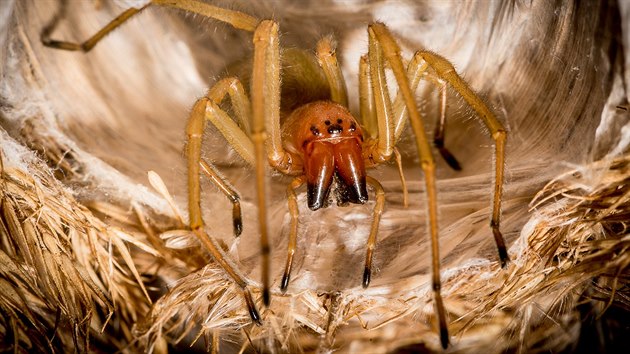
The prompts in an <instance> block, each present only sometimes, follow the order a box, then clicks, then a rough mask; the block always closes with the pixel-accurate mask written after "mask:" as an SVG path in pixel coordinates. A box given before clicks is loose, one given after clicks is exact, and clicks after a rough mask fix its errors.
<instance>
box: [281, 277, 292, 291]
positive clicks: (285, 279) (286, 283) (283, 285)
mask: <svg viewBox="0 0 630 354" xmlns="http://www.w3.org/2000/svg"><path fill="white" fill-rule="evenodd" d="M290 278H291V276H290V275H289V274H284V275H283V276H282V282H281V283H280V291H282V293H283V294H284V293H286V292H287V288H288V287H289V279H290Z"/></svg>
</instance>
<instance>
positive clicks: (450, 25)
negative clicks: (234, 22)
mask: <svg viewBox="0 0 630 354" xmlns="http://www.w3.org/2000/svg"><path fill="white" fill-rule="evenodd" d="M140 2H142V1H140ZM213 3H214V2H213ZM134 4H135V2H133V1H131V2H124V1H122V2H108V1H94V2H87V1H81V2H76V1H60V2H58V3H56V2H40V1H6V2H4V3H2V4H1V5H0V19H1V20H0V27H1V31H0V33H1V35H2V38H1V39H0V44H1V46H0V48H1V49H0V55H1V57H2V61H1V62H2V66H1V69H0V70H1V71H0V73H1V75H2V84H1V87H0V129H1V130H2V135H1V136H0V138H1V142H2V151H1V155H2V162H3V166H2V181H1V183H2V184H1V191H0V192H1V193H2V196H3V197H2V206H1V208H2V209H1V211H2V225H1V226H2V228H1V229H0V231H1V232H2V234H1V239H0V241H1V242H0V247H2V248H1V249H0V261H1V263H0V274H2V276H1V277H0V287H2V291H1V292H0V310H1V311H2V319H1V320H0V338H1V339H2V341H3V347H2V348H3V349H7V350H14V351H17V352H20V351H21V352H26V351H32V350H38V351H50V352H55V351H60V352H66V351H70V350H72V349H77V350H79V351H104V352H109V351H113V350H121V351H129V352H136V351H139V352H141V351H145V352H165V351H168V350H171V351H180V350H181V351H190V350H193V349H194V350H199V351H204V350H215V351H216V350H218V349H219V348H220V351H221V352H228V353H229V352H239V351H244V352H256V351H258V352H361V353H363V352H370V353H389V352H410V351H411V352H418V351H427V352H432V351H440V350H441V349H440V345H439V339H438V336H437V335H436V330H435V325H434V323H435V318H434V309H433V301H432V295H431V285H430V250H429V247H428V238H427V236H426V234H427V232H426V220H425V201H424V197H425V193H424V183H423V182H422V173H421V170H420V168H419V166H418V158H417V156H415V153H414V151H415V148H414V145H413V140H412V138H413V137H412V134H411V133H410V132H406V133H405V135H404V138H403V141H402V142H401V143H400V145H399V149H400V151H401V153H402V155H403V161H404V170H405V175H406V176H407V180H408V187H409V191H410V203H409V206H408V207H405V206H404V205H403V199H402V192H401V190H402V189H401V186H400V182H399V180H398V176H397V174H396V167H395V166H393V165H383V166H382V167H379V168H378V169H375V170H372V171H370V172H369V173H370V175H373V176H374V177H376V178H377V179H379V180H380V181H381V182H382V184H383V186H384V187H385V191H386V198H387V200H386V210H385V212H384V214H383V216H382V221H381V225H380V229H379V240H378V244H377V249H376V253H375V259H374V262H375V272H374V275H373V282H372V284H371V285H370V287H369V288H367V289H362V288H361V286H360V284H361V275H362V262H363V259H364V257H365V254H364V252H365V251H364V248H365V242H366V238H367V234H368V232H369V220H370V219H371V210H372V207H373V205H374V204H373V202H370V203H368V204H367V205H363V206H350V207H346V208H341V207H335V206H332V207H330V208H326V209H323V210H319V211H316V212H312V211H310V210H308V208H306V202H305V200H304V196H303V195H302V194H300V196H299V200H298V201H299V204H300V225H299V228H300V229H299V230H300V231H299V236H298V238H299V241H298V251H297V254H296V260H295V262H296V264H295V268H294V270H293V278H292V282H291V284H290V286H289V290H288V291H287V293H286V294H282V293H281V292H280V291H279V289H278V282H279V280H280V277H281V270H282V267H283V265H284V261H285V257H286V247H287V246H286V243H287V240H286V238H287V237H286V235H287V234H288V222H289V216H288V209H287V205H286V198H285V196H284V193H285V189H286V186H287V184H288V182H289V179H287V178H284V177H282V176H279V175H278V174H273V175H271V176H269V190H270V192H271V193H270V196H269V197H270V205H269V210H270V216H269V219H270V220H269V224H270V231H271V235H272V257H273V258H272V271H273V279H274V284H273V290H272V295H273V297H272V304H271V306H270V307H269V308H263V307H262V303H261V302H260V301H259V307H260V308H261V310H262V315H263V321H264V324H263V326H261V327H258V326H255V325H252V323H251V320H250V318H249V316H248V314H247V310H246V308H245V306H244V301H243V298H242V295H241V292H240V289H239V288H238V287H237V286H236V285H235V284H234V283H233V282H232V281H231V280H230V279H229V277H227V276H226V274H225V272H224V271H223V270H222V269H221V268H220V267H219V266H218V265H217V264H216V263H215V262H214V261H213V260H212V259H211V257H210V256H209V254H208V253H207V252H205V251H204V250H203V248H202V247H200V245H201V244H200V243H199V241H198V240H196V239H195V237H194V235H193V234H192V233H190V232H189V231H187V228H186V226H185V225H186V217H187V213H186V205H187V204H186V202H187V200H186V198H187V197H186V166H185V158H184V156H183V147H184V144H185V134H184V126H185V123H186V118H187V116H188V113H189V110H190V107H191V106H192V104H193V103H194V101H195V99H196V98H197V97H200V96H201V95H203V93H204V91H205V90H206V89H207V87H209V86H211V85H212V84H213V83H214V82H216V81H217V80H218V79H220V78H221V77H222V75H223V73H224V68H226V67H229V66H230V65H231V64H232V63H235V62H237V61H239V60H242V59H243V58H247V57H248V55H249V54H250V52H251V34H248V33H245V32H242V31H235V30H232V29H230V28H229V26H226V25H222V24H217V23H215V22H213V21H207V20H204V19H202V18H200V17H199V16H192V15H189V14H183V13H179V12H177V11H168V10H164V9H153V8H149V9H147V10H145V11H144V13H142V14H141V15H139V16H138V18H137V19H134V20H132V21H130V23H128V24H126V25H125V26H124V27H122V28H121V29H119V30H117V31H115V32H114V33H112V34H110V35H108V36H107V37H106V38H105V40H103V41H102V42H101V43H99V45H97V46H96V47H95V48H94V49H93V50H92V51H91V52H90V53H87V54H82V53H68V52H62V51H56V50H53V49H50V48H45V47H43V46H42V44H41V42H40V34H41V31H42V29H43V28H45V27H46V26H47V25H48V24H50V23H51V21H53V19H57V20H58V27H57V28H56V29H55V30H54V31H53V33H52V36H53V37H55V38H60V39H68V40H82V39H85V38H88V37H89V36H90V35H91V34H93V33H94V32H95V31H97V30H98V29H99V28H100V27H102V26H103V25H104V24H105V23H107V22H108V21H109V20H111V19H112V18H113V17H115V16H116V15H117V14H119V13H120V12H121V11H123V10H124V9H125V7H126V6H130V5H134ZM217 4H218V5H221V6H226V7H229V8H235V9H239V10H242V11H244V12H247V13H250V14H254V15H257V16H259V17H260V18H274V19H275V20H276V21H278V23H279V24H280V28H281V32H282V36H281V42H282V46H283V47H286V48H293V47H298V48H305V49H310V48H314V46H315V43H316V42H317V40H318V39H319V38H321V37H322V36H323V35H328V34H333V35H334V36H335V38H336V39H337V42H338V48H337V54H338V55H339V57H340V59H341V62H342V64H343V68H344V74H345V76H346V81H347V82H348V84H349V87H350V92H349V94H350V96H351V100H352V102H353V103H352V104H351V109H352V110H353V111H356V102H358V100H357V92H356V91H357V90H356V89H354V88H356V87H357V84H356V81H357V71H358V58H359V56H360V55H362V54H364V53H365V51H366V48H365V46H366V37H365V34H366V24H367V23H369V22H370V21H374V20H378V21H382V22H384V23H386V24H387V25H388V26H389V28H390V29H391V31H392V32H393V33H394V34H395V35H396V37H397V38H398V39H399V41H400V44H401V47H402V48H403V56H404V57H405V58H407V59H408V58H409V56H410V55H411V54H412V53H413V51H415V50H417V49H421V48H422V49H429V50H433V51H436V52H438V53H440V54H441V55H443V56H445V57H446V58H448V59H449V60H451V61H452V62H453V63H454V65H455V67H456V68H457V70H458V72H460V73H461V74H462V75H463V76H464V78H465V79H466V80H468V81H469V82H470V84H471V85H472V86H473V87H474V88H475V89H476V90H477V91H478V92H480V94H481V95H482V97H483V98H484V99H485V100H486V101H487V102H488V103H489V104H490V106H491V107H492V108H493V110H494V111H495V112H496V113H497V115H498V116H499V119H500V120H501V121H502V122H503V123H504V124H505V126H506V127H507V128H508V130H509V136H508V152H507V161H506V171H507V178H506V183H505V187H504V188H505V195H504V201H503V219H502V224H501V229H502V231H503V233H504V235H505V237H506V239H507V241H508V245H509V246H510V249H509V253H510V257H511V258H512V262H511V263H510V264H509V265H508V267H507V268H506V269H501V268H500V266H499V263H498V260H497V255H496V251H495V246H494V243H493V240H492V236H491V235H492V233H491V230H490V228H489V226H488V223H489V222H488V220H489V214H490V211H491V206H490V201H491V190H492V159H493V157H492V151H493V149H492V141H491V139H490V138H489V137H488V134H487V132H486V131H485V130H484V128H483V127H482V126H481V125H480V124H478V121H477V119H476V118H475V116H474V114H473V112H472V111H471V110H470V108H468V107H467V106H466V105H465V102H464V101H463V100H462V99H461V98H459V97H458V95H457V93H456V92H454V91H453V90H451V91H449V101H448V104H449V107H448V116H449V122H448V128H447V136H446V139H447V140H446V144H447V146H449V148H450V149H451V150H452V151H453V152H454V153H455V155H456V156H457V157H458V158H459V160H460V161H461V162H462V165H463V171H462V172H454V171H450V170H449V169H448V167H447V165H446V164H445V163H443V161H441V160H439V159H438V177H439V182H438V198H439V200H438V201H439V205H440V215H439V222H440V246H441V254H442V267H443V269H442V280H443V286H442V292H443V295H444V300H445V305H446V309H447V312H448V319H449V330H450V331H451V335H452V338H451V341H452V346H451V347H450V348H449V349H448V350H449V351H451V352H488V353H492V352H503V351H510V352H511V351H515V352H548V351H563V350H565V351H580V350H583V348H584V345H585V344H584V343H583V342H581V338H584V337H585V336H587V335H588V333H585V332H586V331H585V330H584V328H587V330H588V325H587V324H588V323H587V322H588V321H590V318H595V319H597V321H602V322H603V321H606V320H607V319H608V318H610V317H612V318H613V320H616V321H618V323H616V324H615V323H613V324H612V325H611V328H613V329H614V327H615V325H616V326H619V327H621V328H627V320H625V322H624V320H623V316H624V315H627V313H628V310H630V306H629V305H630V304H629V302H628V298H629V296H630V289H629V288H628V264H629V262H630V255H629V252H628V243H629V242H630V239H629V238H628V237H629V236H628V220H630V218H629V217H628V216H629V215H628V214H629V213H630V194H629V193H630V192H629V188H628V185H629V178H630V177H629V176H630V173H628V164H629V163H630V157H629V156H630V155H628V142H629V141H630V139H629V138H628V122H629V118H630V117H629V115H628V109H629V108H628V107H629V106H628V103H627V102H628V100H627V97H628V94H627V92H626V90H625V85H624V82H627V80H626V79H627V77H628V70H627V69H626V68H627V64H626V60H627V59H625V58H628V57H630V56H628V55H627V50H626V48H627V46H628V45H629V43H627V42H628V35H627V32H625V31H626V30H627V28H625V26H627V21H628V18H627V13H628V11H630V8H628V6H627V5H625V4H624V3H623V2H621V3H620V4H619V6H618V4H617V3H616V2H612V1H610V2H571V1H569V2H563V3H551V2H541V3H529V2H487V1H479V2H465V3H459V2H439V1H438V2H422V3H412V2H409V3H406V2H365V3H364V2H360V1H357V2H352V4H346V3H338V2H326V3H324V4H321V3H320V2H312V3H311V2H300V4H299V5H298V4H294V3H291V2H285V1H273V2H263V3H261V4H254V3H250V2H246V1H243V2H230V3H229V4H227V3H225V2H218V3H217ZM57 16H58V17H57ZM624 19H625V21H624ZM296 76H299V75H296ZM298 81H299V80H298ZM390 81H391V80H390ZM286 82H290V80H288V78H285V83H286ZM418 102H419V106H420V109H421V113H422V114H423V115H425V116H426V117H427V120H428V121H427V122H426V126H427V131H432V128H433V127H434V120H435V119H433V118H432V117H434V116H435V114H436V112H437V110H436V108H435V107H436V104H437V100H436V94H435V91H434V90H432V89H431V88H430V87H422V88H421V89H420V90H419V92H418ZM203 154H204V157H205V158H206V159H208V160H210V161H212V162H213V163H214V164H215V165H217V166H218V167H219V169H220V170H221V172H222V173H223V174H224V175H225V176H226V177H227V178H228V179H229V181H230V182H231V184H232V185H233V186H234V187H235V189H236V190H238V191H239V193H240V194H241V198H242V207H243V214H244V215H243V220H244V227H245V228H244V231H243V234H242V235H241V236H240V238H238V239H235V238H234V237H233V234H232V229H231V228H232V225H231V222H226V221H225V220H229V217H230V215H231V206H230V204H229V202H228V201H227V200H226V198H225V196H223V195H222V194H221V193H220V192H219V191H218V190H216V189H215V188H214V187H212V186H211V185H210V184H209V183H207V182H204V183H206V184H204V185H203V197H202V198H203V208H204V217H205V220H206V223H207V227H206V230H207V232H208V234H210V235H211V236H212V237H214V238H215V239H216V240H217V242H218V244H220V245H221V247H222V248H223V251H224V252H225V253H226V254H228V256H229V257H230V259H231V261H232V262H233V263H234V264H236V265H237V266H238V268H239V269H240V270H241V272H242V273H244V274H245V275H246V276H247V279H248V281H249V282H250V283H251V284H252V287H253V289H254V297H255V298H256V299H259V298H260V291H259V283H258V279H259V278H260V269H259V264H260V260H259V245H258V236H257V232H256V230H257V227H256V225H257V220H256V204H255V199H254V191H253V184H254V183H253V170H252V169H251V167H249V166H247V165H246V164H245V163H244V162H243V161H242V160H240V158H239V157H238V156H237V155H236V153H235V152H234V151H233V149H231V148H230V147H229V146H228V145H227V144H226V143H225V141H224V140H223V139H222V138H221V137H220V135H219V134H218V132H217V131H216V130H214V129H212V128H210V129H209V130H208V132H207V134H206V136H205V148H204V152H203ZM148 171H155V173H156V174H152V175H151V176H152V177H150V178H151V182H150V181H149V179H148V178H147V172H148ZM156 176H157V177H156ZM158 177H160V178H161V179H162V180H163V182H164V184H165V187H161V186H159V185H158V184H157V183H158V182H157V179H158ZM167 194H170V195H171V196H172V201H171V200H169V199H170V198H171V197H170V196H169V197H167ZM180 215H182V216H180ZM611 313H612V314H613V316H609V314H611ZM615 314H621V315H615ZM589 316H590V317H589ZM619 318H621V320H618V319H619ZM622 335H623V333H622V332H620V331H612V332H611V333H610V337H608V338H613V339H614V340H613V341H612V342H611V343H608V342H607V341H606V340H602V341H601V342H600V343H599V344H597V345H596V346H595V347H594V348H595V349H594V350H599V351H602V350H614V349H616V348H618V347H615V345H617V346H619V345H620V344H619V343H623V339H619V336H622ZM191 346H192V348H191Z"/></svg>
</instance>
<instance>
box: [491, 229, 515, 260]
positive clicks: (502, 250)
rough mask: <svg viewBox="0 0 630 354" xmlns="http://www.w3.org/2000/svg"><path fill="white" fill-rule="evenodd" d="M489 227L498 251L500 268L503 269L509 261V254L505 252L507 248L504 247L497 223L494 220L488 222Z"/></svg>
mask: <svg viewBox="0 0 630 354" xmlns="http://www.w3.org/2000/svg"><path fill="white" fill-rule="evenodd" d="M490 227H491V228H492V234H493V235H494V239H495V240H496V243H497V250H498V251H499V260H500V261H501V268H503V269H505V268H506V267H507V265H508V263H510V256H509V255H508V253H507V248H506V247H505V243H504V241H503V240H504V239H503V235H502V234H501V231H500V230H499V225H498V224H495V223H494V222H492V221H491V222H490Z"/></svg>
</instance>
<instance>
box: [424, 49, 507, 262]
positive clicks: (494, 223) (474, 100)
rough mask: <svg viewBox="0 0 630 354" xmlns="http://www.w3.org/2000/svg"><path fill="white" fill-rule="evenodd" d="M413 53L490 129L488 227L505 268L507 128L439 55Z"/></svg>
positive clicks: (425, 52)
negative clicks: (491, 159) (491, 155)
mask: <svg viewBox="0 0 630 354" xmlns="http://www.w3.org/2000/svg"><path fill="white" fill-rule="evenodd" d="M416 55H417V56H419V57H421V58H422V60H424V61H425V62H426V63H427V64H429V66H430V67H431V68H432V69H433V70H434V71H435V73H436V75H437V76H438V77H440V78H441V79H443V80H445V81H446V82H447V83H448V84H449V85H451V87H453V88H454V89H455V90H456V91H457V92H458V93H459V94H460V95H461V96H462V97H463V98H464V100H465V101H466V102H467V103H468V104H469V105H470V107H472V109H473V110H474V111H475V112H476V113H477V115H478V116H479V118H481V120H482V121H483V123H484V125H485V126H486V127H487V128H488V130H489V131H490V137H491V138H492V139H493V140H494V155H495V159H494V173H495V174H494V193H493V198H492V218H491V220H490V228H491V229H492V233H493V236H494V240H495V243H496V245H497V250H498V253H499V260H500V261H501V267H502V268H505V267H506V266H507V264H508V262H509V261H510V258H509V256H508V253H507V248H506V246H505V240H504V238H503V235H502V234H501V231H500V220H501V200H502V196H503V181H504V168H505V143H506V140H507V131H506V130H505V128H504V127H503V125H502V124H501V122H499V120H498V119H497V118H496V117H495V115H494V113H492V111H491V110H490V109H489V108H488V106H487V105H486V104H485V103H484V102H483V101H482V100H481V99H480V98H479V96H477V94H475V92H474V91H473V90H472V89H471V88H470V86H469V85H468V83H466V81H464V80H463V79H462V78H461V77H460V76H459V75H458V74H457V72H456V71H455V68H453V65H452V64H451V63H450V62H449V61H448V60H446V59H444V58H443V57H441V56H439V55H437V54H435V53H431V52H427V51H419V52H418V53H417V54H416Z"/></svg>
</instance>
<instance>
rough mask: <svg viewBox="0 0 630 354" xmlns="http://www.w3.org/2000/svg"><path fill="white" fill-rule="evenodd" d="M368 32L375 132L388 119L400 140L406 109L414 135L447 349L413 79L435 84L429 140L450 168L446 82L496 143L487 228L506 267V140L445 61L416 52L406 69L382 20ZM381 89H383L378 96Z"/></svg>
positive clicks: (430, 174) (430, 181)
mask: <svg viewBox="0 0 630 354" xmlns="http://www.w3.org/2000/svg"><path fill="white" fill-rule="evenodd" d="M368 33H369V43H370V51H371V52H373V53H374V54H372V53H370V62H369V65H370V75H371V79H372V80H373V82H372V88H373V92H374V94H373V95H374V102H375V111H376V117H377V120H378V122H379V134H381V129H380V126H381V125H382V124H383V123H387V122H388V121H393V125H394V133H393V136H394V141H398V139H399V138H400V134H401V133H402V128H403V127H404V116H405V113H407V115H408V117H409V120H410V122H411V126H412V129H413V131H414V135H415V138H416V146H417V148H418V155H419V156H420V160H421V161H420V164H421V167H422V170H423V172H424V176H425V184H426V193H427V200H428V219H429V232H430V238H431V254H432V284H433V293H434V299H435V305H436V312H437V316H438V321H439V326H440V339H441V343H442V346H443V347H444V348H446V347H447V346H448V344H449V334H448V327H447V323H446V313H445V309H444V305H443V301H442V296H441V291H440V290H441V280H440V271H439V269H440V258H439V244H438V223H437V196H436V185H435V162H434V159H433V155H432V153H431V147H430V145H429V143H428V139H427V136H426V132H425V131H424V126H423V123H422V118H421V117H420V114H419V112H418V110H417V107H416V103H415V99H414V96H413V91H414V90H415V87H416V86H417V84H418V81H419V80H420V79H421V78H427V79H429V80H430V81H433V83H434V84H436V85H437V86H438V87H439V88H440V117H439V120H438V126H437V129H436V136H435V139H434V142H435V145H436V147H437V148H438V149H439V150H440V153H441V155H442V156H443V157H444V159H445V160H446V161H447V162H448V163H449V165H451V167H453V168H454V169H458V167H459V164H458V163H457V160H455V159H454V157H453V156H452V154H451V153H450V152H449V151H448V150H446V148H445V147H444V146H443V138H444V124H445V110H446V98H445V97H446V96H445V85H446V84H449V85H451V87H453V88H454V89H455V90H456V91H457V92H458V93H459V94H460V95H461V96H462V97H463V98H464V99H465V100H466V102H468V104H469V105H470V106H471V107H472V108H473V109H474V110H475V112H476V113H477V115H478V116H479V117H480V118H481V120H482V121H483V122H484V124H485V125H486V126H487V127H488V129H489V130H490V134H491V137H492V139H493V140H494V141H495V156H496V158H495V180H494V196H493V208H492V218H491V222H490V226H491V228H492V232H493V235H494V238H495V242H496V245H497V249H498V253H499V258H500V261H501V266H502V267H505V266H506V264H507V262H508V261H509V257H508V254H507V250H506V247H505V241H504V239H503V236H502V234H501V232H500V230H499V220H500V211H501V197H502V192H503V176H504V170H503V169H504V161H505V141H506V137H507V133H506V131H505V129H504V128H503V126H502V125H501V123H500V122H499V121H498V120H497V119H496V117H495V116H494V114H493V113H492V112H491V111H490V109H489V108H488V107H487V106H486V104H485V103H484V102H483V101H482V100H481V99H480V98H479V97H478V96H477V95H476V94H475V93H474V92H473V91H472V89H471V88H470V87H469V86H468V84H467V83H466V82H465V81H464V80H463V79H462V78H461V77H460V76H459V75H458V74H457V72H456V71H455V69H454V68H453V66H452V64H451V63H450V62H448V61H447V60H446V59H444V58H442V57H440V56H438V55H436V54H433V53H430V52H426V51H419V52H417V53H416V55H415V56H414V58H413V60H412V61H411V62H410V64H409V66H408V68H407V70H405V69H404V66H403V63H402V59H401V56H400V48H399V47H398V44H397V43H396V41H395V40H394V39H393V37H392V35H391V33H390V32H389V30H388V29H387V27H385V25H383V24H381V23H374V24H372V25H371V26H370V27H369V29H368ZM384 60H387V62H388V63H389V66H390V68H391V69H392V71H393V73H394V76H395V78H396V81H397V83H398V86H399V96H398V97H397V99H396V102H395V103H394V114H393V116H394V117H393V118H388V117H387V115H386V114H385V113H387V108H388V106H387V104H388V100H387V99H381V100H380V102H381V103H379V95H383V96H385V98H388V97H387V95H386V90H384V89H383V87H386V86H385V85H386V83H385V80H384V79H380V77H382V76H384V68H383V67H384V66H383V61H384ZM427 68H431V69H432V70H433V72H434V74H429V73H427V72H426V70H427ZM375 77H376V79H375ZM380 92H385V93H384V94H381V93H380ZM403 104H404V105H403ZM379 105H380V106H381V107H380V110H381V111H384V112H381V113H380V112H379ZM366 106H367V105H366ZM390 110H391V109H390ZM405 111H406V112H405ZM379 113H380V114H379ZM388 132H389V131H388ZM389 139H390V136H388V137H386V138H385V139H382V138H381V137H380V136H379V145H382V146H388V145H389ZM373 150H374V153H379V152H380V151H382V150H379V149H373Z"/></svg>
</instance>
